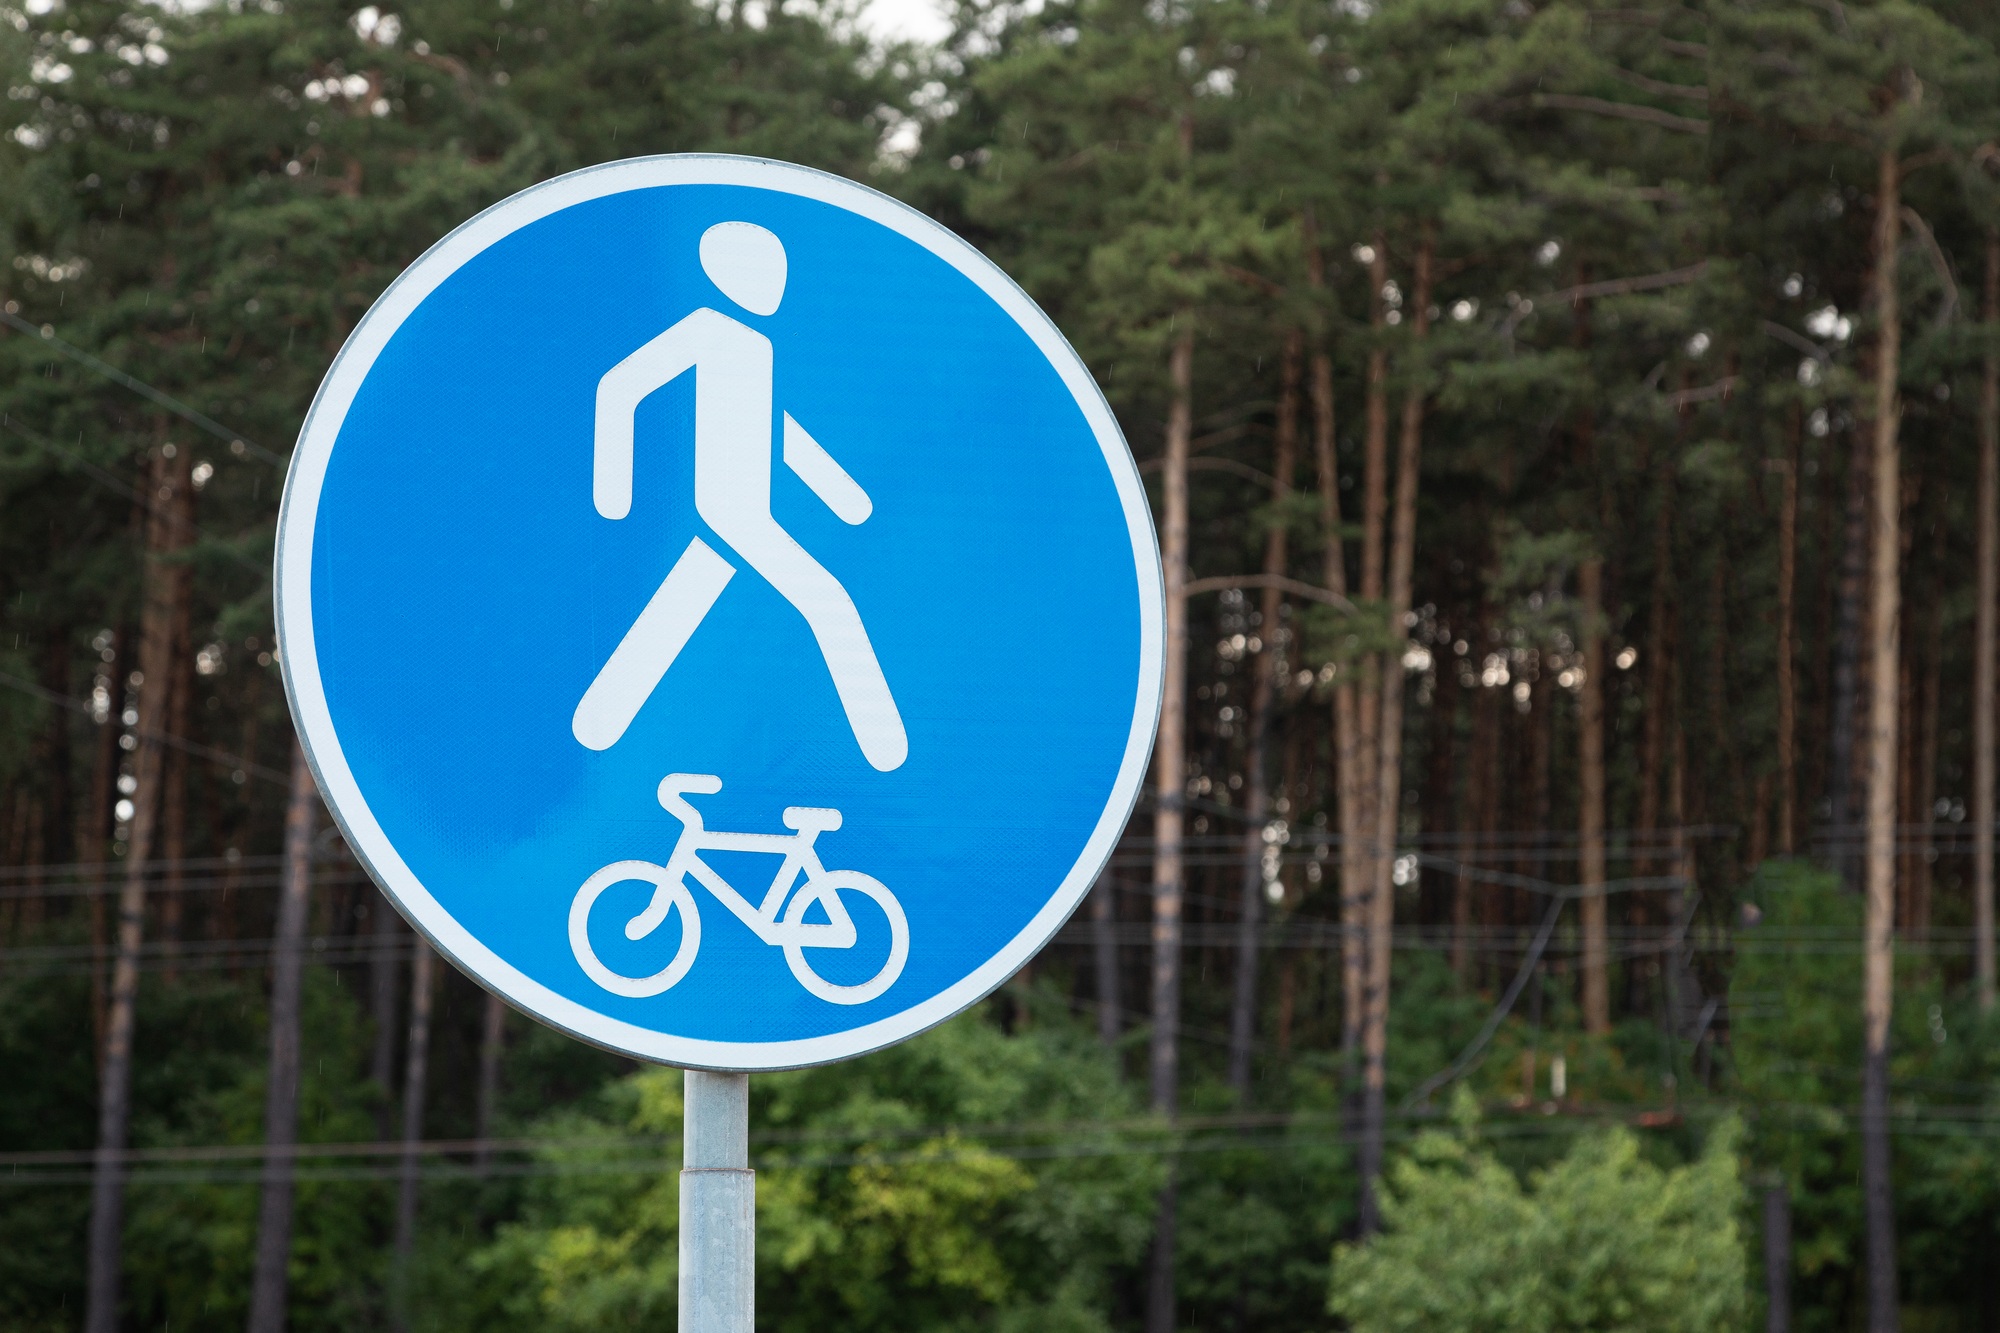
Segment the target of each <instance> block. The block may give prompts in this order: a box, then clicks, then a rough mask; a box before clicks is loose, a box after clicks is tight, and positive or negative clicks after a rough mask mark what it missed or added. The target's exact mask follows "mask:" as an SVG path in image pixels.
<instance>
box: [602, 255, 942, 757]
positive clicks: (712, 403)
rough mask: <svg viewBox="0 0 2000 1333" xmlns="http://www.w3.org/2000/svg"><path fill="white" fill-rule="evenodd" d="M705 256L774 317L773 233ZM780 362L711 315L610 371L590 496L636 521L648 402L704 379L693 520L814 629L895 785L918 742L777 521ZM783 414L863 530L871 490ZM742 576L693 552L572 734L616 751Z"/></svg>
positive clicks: (787, 428)
mask: <svg viewBox="0 0 2000 1333" xmlns="http://www.w3.org/2000/svg"><path fill="white" fill-rule="evenodd" d="M700 253H701V266H702V271H703V272H705V273H707V274H708V277H709V280H710V281H712V282H713V283H714V284H715V285H716V287H717V288H719V289H720V290H721V291H722V293H723V295H725V296H727V297H728V298H729V299H730V300H731V301H733V302H735V303H736V304H737V305H738V306H740V307H742V308H743V309H744V310H746V311H748V312H749V313H751V314H753V315H771V314H775V313H776V312H777V309H778V305H779V303H780V302H781V301H782V300H783V299H784V294H785V276H786V261H785V247H784V245H783V243H782V242H780V241H779V240H778V238H777V237H776V236H775V235H773V234H772V233H771V232H770V231H768V230H766V229H765V228H763V227H759V226H757V225H755V224H754V223H749V222H724V223H719V224H717V225H716V226H713V227H710V228H709V229H708V230H707V231H706V232H704V233H703V234H702V238H701V246H700ZM772 361H773V351H772V347H771V340H770V339H769V338H767V337H765V336H764V335H763V334H762V333H759V332H758V331H757V330H756V329H753V328H751V327H750V326H749V325H747V324H744V323H743V322H741V321H740V320H737V319H735V318H733V317H732V316H730V315H726V314H724V313H722V312H721V311H718V310H712V309H708V308H706V307H704V308H702V309H700V310H696V311H695V312H694V313H692V314H690V315H688V316H687V317H686V318H684V319H682V320H681V321H680V322H679V323H677V324H675V325H674V326H673V327H672V328H670V329H668V330H667V331H666V332H665V333H662V334H661V335H660V336H659V337H657V338H654V339H653V340H652V341H651V342H649V343H647V344H646V345H645V346H643V347H641V348H640V349H639V350H638V351H636V352H634V353H632V354H631V355H630V356H628V357H626V358H625V359H624V360H623V361H620V362H619V363H618V364H617V365H616V366H613V367H612V368H611V370H610V371H608V372H607V373H606V374H605V376H604V378H603V379H601V380H599V381H598V385H597V429H596V457H595V462H594V464H593V468H592V480H593V486H592V494H593V498H594V500H595V501H596V504H597V512H598V513H600V514H602V515H603V516H604V517H606V518H611V519H619V518H624V517H625V516H626V515H627V514H628V513H630V512H631V509H632V421H633V415H634V413H635V412H637V410H638V407H639V404H640V402H641V401H642V400H644V399H645V398H646V397H647V396H648V395H650V394H652V393H653V392H655V391H656V390H658V389H660V388H662V387H664V386H665V385H666V384H668V383H670V382H671V381H673V380H674V379H676V378H678V377H679V376H680V375H682V374H684V373H685V372H687V371H689V370H692V371H694V373H695V425H694V507H695V512H696V513H697V514H699V515H700V516H701V519H702V521H703V522H705V523H707V524H708V526H709V528H710V529H711V530H712V531H713V532H714V533H715V535H716V536H717V537H719V538H721V539H722V542H723V543H724V545H725V546H726V547H727V549H728V550H729V551H731V552H733V553H734V554H735V555H736V556H737V557H738V558H739V559H740V560H741V561H742V562H743V563H744V564H747V565H749V566H750V568H751V569H753V570H755V571H756V572H757V573H758V574H759V575H761V576H762V577H763V578H764V579H765V581H766V582H768V583H769V584H770V585H771V586H772V587H773V588H775V589H776V590H777V591H778V593H779V595H781V596H782V597H784V599H785V600H786V601H788V602H790V603H791V604H792V605H793V606H794V607H797V608H798V611H799V614H800V615H802V616H804V617H805V621H806V625H807V626H808V627H809V628H810V629H811V630H812V635H813V638H814V639H815V640H816V641H817V642H818V644H819V650H820V653H821V655H822V656H823V657H825V659H826V666H827V671H828V672H829V674H831V675H832V677H833V686H834V690H835V691H836V692H837V693H838V694H839V696H840V703H841V707H842V708H843V709H844V710H845V711H846V713H847V722H848V725H849V726H850V727H851V728H853V731H854V739H855V740H856V741H857V742H859V743H860V746H861V753H862V755H863V756H864V757H866V758H867V760H868V762H869V763H870V764H872V765H873V766H874V767H875V768H876V769H878V770H880V771H882V772H885V773H886V772H888V771H890V770H891V769H894V768H898V767H900V766H901V765H902V763H903V760H904V759H905V758H907V757H908V755H909V751H910V745H909V738H908V737H907V735H906V734H905V733H904V730H903V718H902V715H901V714H900V713H899V712H898V711H897V710H896V701H895V699H894V698H893V697H892V696H891V695H890V693H889V682H888V681H887V680H886V679H884V678H883V675H882V667H881V664H880V663H879V662H878V661H876V658H875V649H874V646H873V645H872V644H871V643H870V642H869V640H868V631H867V629H866V628H865V627H863V625H862V623H861V614H860V612H859V611H857V610H856V609H855V606H854V599H853V598H851V597H849V596H848V595H847V589H845V588H844V587H842V586H841V584H840V581H839V580H838V579H836V578H835V577H834V576H833V575H832V574H830V573H828V572H827V570H826V568H825V567H824V566H822V565H821V564H820V563H819V562H818V561H817V560H815V559H813V558H812V556H811V555H809V554H807V552H806V550H805V548H804V547H802V546H800V545H799V544H798V542H797V541H795V540H793V538H792V535H791V534H790V533H788V532H786V531H785V530H784V528H782V527H780V526H779V525H778V521H777V520H776V519H775V518H773V517H772V516H771V455H772V452H773V448H772V444H773V441H772V436H773V430H772V426H773V421H772V415H773V404H772V391H771V368H772ZM783 415H784V445H783V452H784V459H785V465H786V466H787V467H789V468H791V469H792V471H793V472H795V473H797V474H798V476H799V479H800V480H801V481H803V482H805V484H806V485H807V486H808V487H809V488H811V490H812V492H813V493H814V494H815V495H817V496H818V497H819V498H820V500H821V501H823V502H824V503H825V505H826V507H827V508H828V509H831V510H832V511H833V512H834V514H835V515H836V516H837V517H839V518H840V519H841V520H842V521H843V522H846V523H850V524H856V523H861V522H863V521H865V520H866V519H867V517H868V515H869V514H870V513H871V512H872V511H873V508H874V506H873V504H872V502H871V501H870V500H869V498H868V494H867V492H865V491H863V490H862V489H861V487H860V486H859V485H858V484H857V483H856V482H855V480H854V478H852V477H850V476H848V475H847V473H846V472H845V471H844V470H843V469H842V468H841V466H840V464H838V463H836V462H835V461H834V460H833V458H832V456H831V455H829V454H828V453H827V452H826V450H825V449H823V448H821V447H820V444H819V442H818V441H817V440H815V439H813V437H812V436H811V435H809V434H807V433H806V429H805V427H803V426H801V425H799V423H798V422H797V421H794V420H793V419H792V415H791V413H789V412H786V413H784V414H783ZM735 574H736V567H735V566H734V565H732V564H730V563H729V561H727V560H725V559H724V558H723V557H722V556H721V555H720V554H718V553H717V552H716V550H715V549H714V548H713V547H711V546H710V545H709V544H708V543H707V542H705V541H703V540H702V539H701V538H699V537H696V538H694V539H693V540H692V541H690V542H689V543H688V545H687V549H686V550H685V551H684V552H682V554H681V557H680V559H679V560H678V561H676V562H675V564H674V567H673V569H672V570H671V571H670V572H669V573H668V574H667V577H666V579H665V580H664V581H663V582H662V583H661V584H660V586H659V588H658V590H657V591H655V592H654V593H653V596H652V598H651V600H649V601H648V602H647V603H646V607H645V609H644V610H643V611H641V612H640V613H639V618H638V619H637V620H636V621H634V622H633V624H632V628H631V629H629V630H627V631H626V632H625V637H624V638H623V639H622V640H620V642H619V644H618V646H617V647H616V648H615V649H613V650H612V653H611V657H610V659H609V660H608V661H606V662H605V664H604V667H603V669H602V670H600V671H599V672H598V673H597V678H596V679H595V680H593V681H592V682H591V684H590V688H589V689H587V690H586V691H584V695H583V699H582V701H581V702H580V703H578V704H577V706H576V715H575V717H574V718H572V719H571V723H570V729H571V731H572V732H573V733H574V734H575V736H576V738H577V740H579V741H581V742H582V743H583V744H584V745H587V746H589V747H590V748H591V749H593V750H605V749H609V748H610V747H611V746H613V745H615V744H617V742H618V739H619V737H621V736H623V735H624V734H625V730H626V728H628V727H629V726H631V725H632V719H633V718H635V717H636V716H638V713H639V710H640V708H642V707H644V706H645V703H646V700H647V699H648V698H650V697H651V696H652V693H653V691H654V689H655V688H656V687H658V685H659V683H660V681H661V680H662V679H663V678H664V677H665V676H666V674H667V669H668V668H669V667H671V666H672V665H673V663H674V659H675V658H676V657H677V656H679V654H680V651H681V649H682V648H684V647H686V646H687V642H688V640H689V639H690V638H692V637H693V635H694V632H695V629H696V628H697V627H698V626H699V625H700V624H701V622H702V619H703V618H704V617H705V616H707V614H708V612H709V609H710V608H711V607H713V606H714V605H715V602H716V599H717V598H718V597H720V596H721V595H722V590H723V588H724V587H725V586H726V585H727V584H728V583H729V580H730V579H731V578H732V577H734V576H735Z"/></svg>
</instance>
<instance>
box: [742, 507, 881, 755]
mask: <svg viewBox="0 0 2000 1333" xmlns="http://www.w3.org/2000/svg"><path fill="white" fill-rule="evenodd" d="M721 535H722V536H723V538H724V539H725V540H727V541H728V542H729V545H730V549H732V550H733V551H735V552H736V554H738V555H739V556H741V557H743V559H744V561H745V562H746V563H748V564H749V566H750V567H751V568H752V569H754V570H756V571H757V572H758V573H759V574H761V575H763V576H764V578H765V580H766V581H768V582H769V583H770V585H771V586H772V587H774V588H776V589H777V590H778V593H779V595H780V596H782V597H783V598H784V599H785V600H786V601H788V602H790V603H791V604H792V605H793V606H795V607H797V608H798V610H799V614H800V615H802V616H804V617H805V619H806V624H807V626H808V627H810V628H811V630H812V634H813V638H814V639H815V640H817V641H818V643H819V650H820V654H821V655H822V656H824V657H825V658H826V669H827V671H828V672H829V673H830V674H831V675H832V676H833V688H834V690H835V692H837V693H838V694H839V695H840V706H841V707H842V708H843V709H845V710H846V711H847V725H848V726H850V727H852V728H853V729H854V739H855V740H856V741H858V742H860V744H861V753H862V755H863V756H864V757H865V758H866V759H867V760H868V762H869V763H870V764H871V765H873V766H874V767H875V768H876V769H877V770H879V771H880V772H883V773H887V772H889V771H890V770H892V769H896V768H900V767H902V764H903V760H905V759H907V758H908V757H909V754H910V741H909V737H908V736H907V735H906V734H905V733H904V731H903V715H902V714H901V713H899V712H897V711H896V700H895V698H894V697H893V696H892V695H890V693H889V682H888V681H887V680H885V679H884V678H883V676H882V665H881V663H880V662H878V661H876V660H875V647H874V645H873V644H871V643H869V641H868V631H867V629H866V628H864V627H863V626H862V624H861V613H860V612H859V611H857V610H855V609H854V599H853V598H851V597H849V596H848V595H847V589H845V588H843V587H841V586H840V580H839V579H836V578H835V577H834V576H833V575H831V574H829V573H827V571H826V569H825V567H824V566H822V565H821V564H820V563H819V561H817V560H815V559H813V558H812V557H811V556H810V555H808V554H806V550H805V548H804V547H802V546H800V545H799V544H798V543H797V542H796V541H793V540H792V537H791V534H790V533H788V532H786V531H785V530H784V529H783V528H780V527H779V526H778V525H777V524H776V523H771V524H769V525H768V526H766V525H764V524H758V525H757V526H756V527H755V528H754V529H752V530H750V531H747V532H729V533H722V534H721ZM746 538H747V539H748V540H745V539H746Z"/></svg>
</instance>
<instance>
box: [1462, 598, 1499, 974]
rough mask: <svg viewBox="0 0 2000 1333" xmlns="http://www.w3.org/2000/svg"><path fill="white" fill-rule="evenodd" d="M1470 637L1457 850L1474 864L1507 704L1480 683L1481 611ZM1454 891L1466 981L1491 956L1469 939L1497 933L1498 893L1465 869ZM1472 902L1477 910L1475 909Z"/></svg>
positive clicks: (1488, 819)
mask: <svg viewBox="0 0 2000 1333" xmlns="http://www.w3.org/2000/svg"><path fill="white" fill-rule="evenodd" d="M1476 628H1477V633H1476V634H1475V635H1474V642H1475V643H1476V644H1477V645H1478V646H1477V647H1475V648H1474V649H1473V652H1472V669H1473V670H1474V671H1475V672H1477V673H1480V677H1481V683H1479V684H1477V685H1475V686H1474V687H1473V690H1472V746H1471V761H1470V763H1469V765H1468V768H1469V770H1470V771H1469V774H1468V777H1467V779H1466V784H1465V786H1466V793H1465V794H1466V801H1465V804H1466V812H1467V815H1468V818H1467V820H1466V823H1467V825H1468V826H1469V828H1470V830H1471V832H1472V833H1473V835H1474V836H1473V837H1472V838H1471V839H1469V840H1468V841H1467V843H1466V846H1465V850H1464V851H1462V852H1461V853H1460V854H1459V855H1460V857H1461V859H1462V860H1464V861H1465V862H1466V864H1467V865H1476V864H1477V863H1478V862H1479V861H1481V860H1482V859H1484V857H1485V854H1486V853H1487V851H1489V850H1490V849H1491V847H1492V838H1493V835H1494V834H1495V833H1497V832H1499V829H1500V767H1501V765H1500V750H1501V735H1500V733H1501V729H1502V727H1503V726H1504V719H1503V718H1502V716H1501V710H1502V709H1504V708H1505V707H1507V698H1506V693H1505V691H1503V690H1500V689H1496V688H1494V687H1491V686H1488V685H1486V684H1485V683H1484V680H1483V675H1484V672H1485V653H1484V649H1485V648H1486V647H1487V646H1488V645H1489V644H1490V643H1491V641H1492V640H1491V634H1492V626H1491V624H1490V623H1489V622H1488V619H1487V617H1486V616H1484V615H1482V616H1481V617H1480V620H1479V623H1478V625H1477V627H1476ZM1456 879H1457V893H1456V896H1455V898H1454V899H1453V902H1452V909H1451V921H1452V937H1451V970H1452V971H1453V973H1455V974H1456V975H1457V976H1458V979H1459V980H1460V981H1461V982H1467V981H1472V980H1474V979H1475V974H1477V975H1478V976H1479V977H1483V976H1484V974H1485V972H1486V970H1487V967H1488V964H1489V963H1490V961H1491V958H1490V956H1489V954H1488V950H1487V948H1485V947H1482V948H1481V949H1480V950H1479V958H1478V959H1477V961H1476V962H1475V960H1474V959H1473V957H1472V944H1473V937H1474V933H1475V930H1477V931H1481V932H1484V933H1483V936H1482V943H1483V944H1487V943H1490V942H1492V941H1496V940H1498V938H1499V922H1498V920H1497V919H1495V918H1494V909H1495V905H1496V904H1497V903H1498V901H1499V895H1498V894H1497V893H1496V892H1495V891H1494V889H1493V886H1492V885H1490V884H1489V885H1485V886H1483V887H1482V886H1481V885H1480V884H1479V883H1478V881H1476V880H1474V879H1473V878H1472V876H1471V875H1468V874H1461V875H1458V876H1456ZM1475 895H1476V896H1477V898H1478V899H1479V901H1478V903H1477V904H1476V905H1477V906H1478V907H1479V909H1480V910H1478V911H1477V912H1475V911H1474V910H1473V909H1474V907H1475Z"/></svg>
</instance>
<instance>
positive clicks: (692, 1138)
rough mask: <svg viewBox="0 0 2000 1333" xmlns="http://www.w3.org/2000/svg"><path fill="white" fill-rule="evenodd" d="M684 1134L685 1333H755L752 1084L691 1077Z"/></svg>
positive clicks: (739, 1078)
mask: <svg viewBox="0 0 2000 1333" xmlns="http://www.w3.org/2000/svg"><path fill="white" fill-rule="evenodd" d="M686 1088H687V1091H686V1097H685V1106H684V1110H683V1117H684V1120H683V1127H682V1130H681V1144H682V1147H681V1221H680V1228H681V1239H680V1284H681V1293H680V1295H681V1299H680V1315H681V1318H680V1329H681V1333H751V1327H752V1325H753V1324H754V1323H755V1315H756V1309H757V1263H756V1260H757V1173H756V1172H755V1171H752V1170H751V1169H750V1076H749V1075H748V1074H711V1073H708V1072H706V1071H705V1070H700V1069H690V1070H688V1071H687V1084H686Z"/></svg>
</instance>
